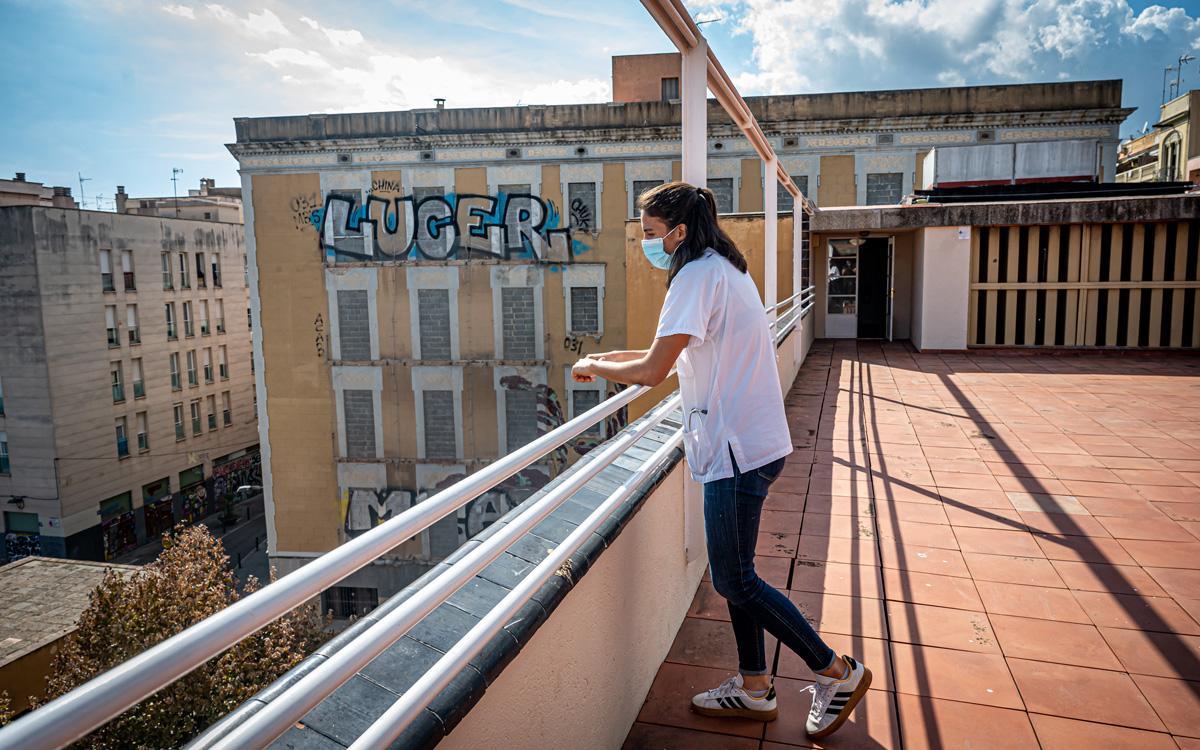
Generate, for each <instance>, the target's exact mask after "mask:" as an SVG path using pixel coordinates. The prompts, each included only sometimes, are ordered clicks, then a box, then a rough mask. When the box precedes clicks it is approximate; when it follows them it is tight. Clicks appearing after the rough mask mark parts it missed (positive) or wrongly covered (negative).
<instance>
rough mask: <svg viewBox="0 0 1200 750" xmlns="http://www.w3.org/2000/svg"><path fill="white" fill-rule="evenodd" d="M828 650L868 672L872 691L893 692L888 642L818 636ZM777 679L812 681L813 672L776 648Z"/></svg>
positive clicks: (837, 635)
mask: <svg viewBox="0 0 1200 750" xmlns="http://www.w3.org/2000/svg"><path fill="white" fill-rule="evenodd" d="M818 635H820V636H821V640H823V641H825V643H826V645H828V646H829V647H830V648H831V649H833V650H834V651H836V652H837V653H839V654H848V655H850V656H852V657H854V658H855V659H857V660H858V661H860V662H861V663H863V664H865V665H867V666H868V667H870V669H871V674H872V679H871V689H872V690H895V689H896V686H895V683H894V682H892V665H891V657H890V655H889V653H888V642H887V641H885V640H882V639H880V638H864V637H863V636H860V635H845V634H843V633H818ZM777 673H778V674H779V676H780V677H791V678H793V679H800V680H812V678H813V673H812V670H811V669H809V668H808V665H807V664H805V663H804V660H803V659H801V658H800V657H799V656H797V655H796V653H795V652H793V651H792V650H791V649H789V648H788V647H787V646H781V647H780V649H779V669H778V670H777Z"/></svg>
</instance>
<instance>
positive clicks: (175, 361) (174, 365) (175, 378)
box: [170, 352, 183, 391]
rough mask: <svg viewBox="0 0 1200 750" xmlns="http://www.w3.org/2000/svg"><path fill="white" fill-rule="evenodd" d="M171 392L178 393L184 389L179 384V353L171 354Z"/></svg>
mask: <svg viewBox="0 0 1200 750" xmlns="http://www.w3.org/2000/svg"><path fill="white" fill-rule="evenodd" d="M170 361H171V390H173V391H177V390H179V389H180V388H182V387H183V385H182V384H181V383H180V382H179V353H178V352H175V353H173V354H171V357H170Z"/></svg>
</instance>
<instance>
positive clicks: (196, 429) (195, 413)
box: [191, 399, 201, 435]
mask: <svg viewBox="0 0 1200 750" xmlns="http://www.w3.org/2000/svg"><path fill="white" fill-rule="evenodd" d="M191 409H192V434H193V435H199V434H200V432H201V429H200V428H201V423H200V399H196V400H195V401H193V402H192V404H191Z"/></svg>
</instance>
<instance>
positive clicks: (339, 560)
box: [0, 386, 649, 750]
mask: <svg viewBox="0 0 1200 750" xmlns="http://www.w3.org/2000/svg"><path fill="white" fill-rule="evenodd" d="M648 390H649V389H648V388H646V387H645V386H634V387H632V388H627V389H625V390H624V391H621V392H620V393H618V394H616V395H615V396H613V397H611V398H609V399H606V400H605V401H602V402H601V403H600V404H599V405H597V406H594V407H592V408H591V409H589V410H588V411H586V412H584V413H583V414H580V415H579V416H577V417H575V418H574V419H571V420H569V421H567V422H566V423H564V424H563V425H561V426H559V427H557V428H555V429H554V430H552V431H550V432H548V433H546V434H544V435H541V436H540V437H538V438H537V439H536V440H534V441H532V442H530V443H528V444H526V445H524V446H522V447H520V448H518V449H517V450H515V451H513V452H512V453H509V454H508V455H507V456H505V457H503V458H501V459H500V460H498V461H496V462H495V463H493V464H490V465H488V466H486V467H484V468H483V469H480V470H479V471H478V472H476V473H474V474H472V475H470V476H468V477H466V478H464V479H462V480H460V481H459V482H456V483H455V484H453V485H451V486H450V487H447V488H446V489H444V490H442V491H441V492H438V493H436V494H434V495H432V496H431V497H429V498H428V499H427V500H425V501H424V502H422V503H420V504H418V505H416V506H414V507H412V508H410V509H408V510H407V511H405V512H403V513H401V514H400V515H398V516H396V517H395V518H392V519H390V520H388V521H386V522H384V523H382V524H380V525H379V526H376V527H375V528H373V529H371V530H370V531H367V532H365V533H364V534H362V535H361V536H358V537H355V538H354V539H352V540H350V541H348V542H346V543H345V544H343V545H341V546H339V547H336V548H334V549H333V550H331V551H329V552H326V553H325V554H323V555H321V556H320V557H318V558H316V559H314V560H313V561H312V562H311V563H309V564H307V565H305V566H304V567H302V568H300V569H299V570H297V571H295V572H293V573H291V574H289V575H288V576H286V577H284V578H281V579H280V580H278V581H275V582H274V583H271V584H269V585H267V586H264V587H263V588H261V589H259V590H258V591H256V592H254V593H253V594H251V595H249V596H247V597H246V598H244V599H239V600H238V601H236V602H234V603H233V604H231V605H230V606H228V607H226V608H225V609H223V610H221V611H219V612H217V613H215V614H213V615H211V616H210V617H208V618H206V619H204V620H201V621H200V622H198V623H196V624H195V625H193V626H191V627H189V628H187V629H186V630H183V631H181V632H180V633H177V634H176V635H173V636H171V637H170V638H168V639H166V640H164V641H162V642H161V643H158V644H157V645H155V646H152V647H151V648H149V649H147V650H146V651H144V652H142V653H141V654H138V655H137V656H135V657H133V658H132V659H129V660H128V661H125V662H122V663H121V664H119V665H117V666H116V667H113V668H112V669H110V670H109V671H107V672H105V673H103V674H101V675H99V676H97V677H94V678H92V679H91V680H89V681H88V682H86V683H84V684H83V685H81V686H79V687H77V688H75V689H74V690H71V691H70V692H68V693H66V694H64V695H62V696H59V697H58V698H55V699H54V700H53V701H51V702H50V703H47V704H46V705H45V706H43V707H41V708H39V709H37V710H36V711H32V712H30V713H28V714H26V715H25V716H22V717H21V718H19V719H17V720H16V721H14V722H13V723H12V724H9V725H8V726H6V727H3V728H0V749H3V750H8V748H22V750H26V749H29V748H58V747H63V746H65V745H68V744H70V743H71V742H73V741H75V740H77V739H79V738H81V737H83V736H84V735H86V734H88V733H89V732H91V731H92V730H94V729H96V728H97V727H99V726H101V725H103V724H104V723H105V722H107V721H109V720H110V719H112V718H114V717H116V716H117V715H119V714H120V713H121V712H122V711H124V710H126V709H127V708H129V707H131V706H133V705H136V704H137V703H139V702H140V701H142V700H144V699H145V698H147V697H149V696H151V695H153V694H154V693H156V692H158V691H159V690H161V689H162V688H164V687H166V686H167V685H169V684H171V683H172V682H174V681H175V680H177V679H179V678H180V677H183V676H184V675H186V674H188V673H189V672H191V671H192V670H194V669H196V668H197V667H199V666H200V665H202V664H204V662H206V661H208V660H209V659H211V658H212V657H214V656H216V655H218V654H220V653H221V652H222V651H224V650H225V649H227V648H229V647H231V646H233V645H234V644H235V643H237V642H239V641H241V640H242V639H243V638H245V637H246V636H248V635H250V634H252V633H254V632H256V631H258V630H259V629H261V628H263V627H265V626H266V625H268V624H269V623H271V622H272V621H274V620H275V619H277V618H279V617H281V616H282V615H284V614H285V613H287V612H289V611H291V610H292V609H294V608H296V607H297V606H299V605H301V604H303V603H304V602H305V601H307V600H309V599H311V598H313V597H314V596H317V595H318V594H320V593H321V592H322V591H324V590H325V589H327V588H329V587H330V586H332V585H333V584H335V583H337V582H338V581H340V580H342V579H343V578H345V577H346V576H348V575H350V574H351V573H353V572H355V571H357V570H359V569H360V568H363V567H366V566H367V565H368V564H370V563H371V562H372V561H373V560H375V559H376V558H378V557H381V556H382V555H384V554H386V553H387V552H388V551H390V550H392V549H394V548H395V547H396V546H397V545H399V544H402V543H403V542H405V541H407V540H408V539H410V538H412V537H413V536H415V535H416V534H418V533H420V532H421V531H424V530H425V529H427V528H429V527H430V526H432V525H433V524H434V523H436V522H437V521H439V520H441V519H442V518H444V517H445V516H448V515H450V514H451V513H453V512H454V511H456V510H458V509H459V508H460V507H462V506H463V505H466V504H467V503H468V502H470V501H471V500H472V499H474V498H475V497H477V496H479V495H480V494H482V493H484V492H487V491H488V490H490V489H492V488H493V487H495V486H496V485H497V484H499V483H500V482H502V481H504V480H505V479H508V478H509V477H511V476H513V475H514V474H516V473H517V472H518V471H521V470H522V469H524V468H525V467H527V466H529V465H530V464H532V463H534V462H535V461H537V460H538V459H540V458H541V457H542V456H544V455H546V454H547V453H549V452H551V451H552V450H554V449H556V448H558V447H559V446H560V445H562V444H564V443H566V442H567V441H568V440H570V439H571V438H574V437H576V436H577V435H580V434H582V433H583V432H584V431H586V430H587V429H589V428H590V427H591V426H592V425H594V424H596V423H597V422H599V421H600V420H601V419H605V418H607V417H608V416H609V415H611V414H613V413H614V412H616V411H617V410H618V409H620V408H622V407H623V406H626V405H627V404H629V403H630V402H631V401H633V400H634V399H635V398H637V397H638V396H641V395H642V394H643V393H645V392H647V391H648Z"/></svg>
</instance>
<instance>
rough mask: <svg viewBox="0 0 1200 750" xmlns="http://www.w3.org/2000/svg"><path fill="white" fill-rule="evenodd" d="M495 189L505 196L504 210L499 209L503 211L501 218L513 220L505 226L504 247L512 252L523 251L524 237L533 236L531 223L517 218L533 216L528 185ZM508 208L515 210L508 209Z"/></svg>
mask: <svg viewBox="0 0 1200 750" xmlns="http://www.w3.org/2000/svg"><path fill="white" fill-rule="evenodd" d="M497 189H498V190H499V191H500V193H501V194H502V195H504V196H505V203H504V205H505V208H502V209H500V210H501V211H503V216H504V217H505V219H508V218H509V217H512V218H513V222H512V223H511V224H508V225H507V226H506V232H505V234H506V235H507V242H506V245H507V247H508V248H510V249H512V250H524V249H526V247H525V237H526V236H529V235H532V234H533V223H532V222H531V221H530V220H529V219H526V220H525V221H520V220H519V217H520V216H522V215H524V216H529V217H532V216H533V201H532V199H531V198H530V197H529V195H530V186H529V185H528V184H513V185H500V186H498V187H497ZM508 206H514V207H515V208H514V209H509V208H507V207H508Z"/></svg>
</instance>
